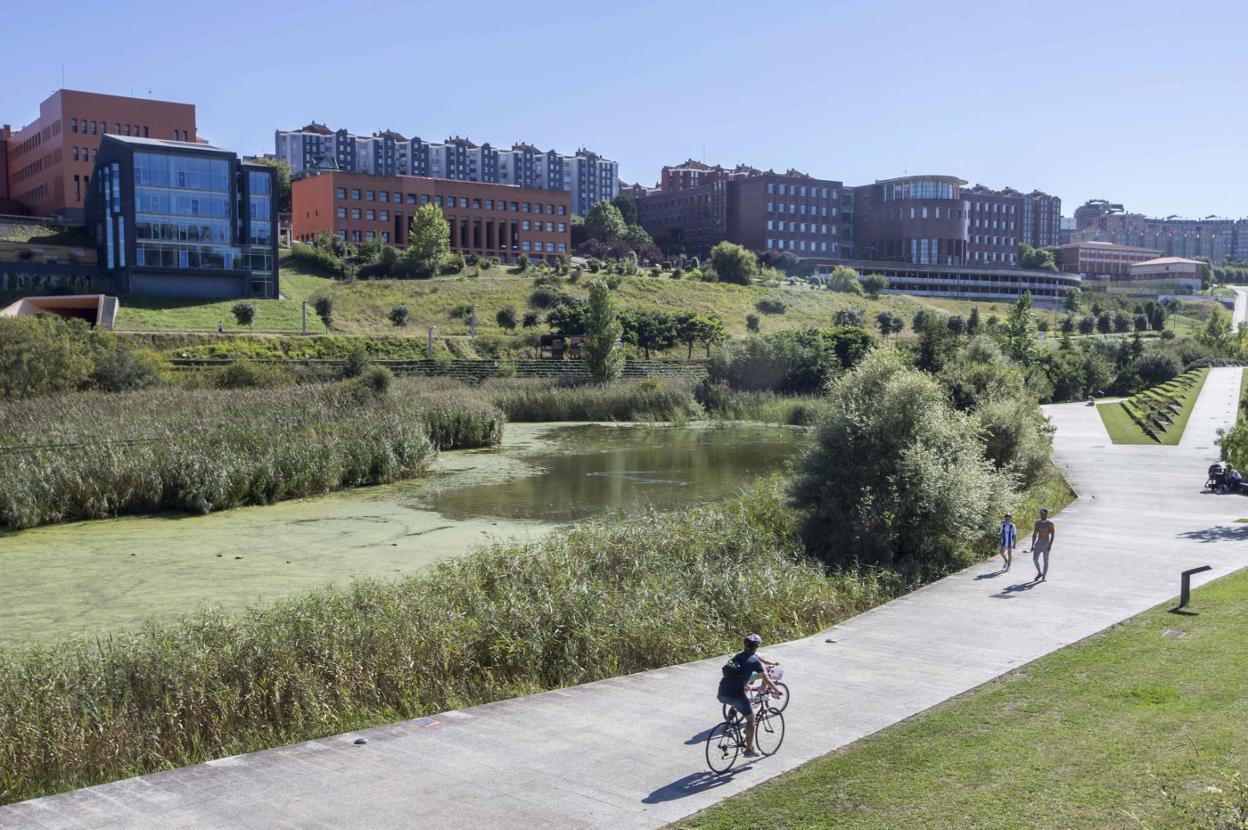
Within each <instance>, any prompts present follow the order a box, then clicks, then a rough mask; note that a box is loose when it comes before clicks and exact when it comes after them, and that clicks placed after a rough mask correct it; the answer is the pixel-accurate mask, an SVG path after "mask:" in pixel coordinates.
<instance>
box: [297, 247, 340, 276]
mask: <svg viewBox="0 0 1248 830" xmlns="http://www.w3.org/2000/svg"><path fill="white" fill-rule="evenodd" d="M290 256H291V258H292V259H294V260H295V261H296V262H298V263H300V264H302V265H306V266H309V267H311V268H312V270H314V271H319V272H320V273H322V274H324V275H325V276H327V277H341V276H343V275H344V274H345V273H346V268H345V266H344V264H343V262H342V260H341V259H340V258H338V257H337V256H335V255H334V254H333V253H332V252H330V251H328V250H326V249H324V248H322V247H320V246H318V245H305V244H303V243H302V242H294V243H292V244H291V246H290Z"/></svg>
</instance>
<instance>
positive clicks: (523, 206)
mask: <svg viewBox="0 0 1248 830" xmlns="http://www.w3.org/2000/svg"><path fill="white" fill-rule="evenodd" d="M520 212H521V213H528V212H529V203H528V202H521V203H520Z"/></svg>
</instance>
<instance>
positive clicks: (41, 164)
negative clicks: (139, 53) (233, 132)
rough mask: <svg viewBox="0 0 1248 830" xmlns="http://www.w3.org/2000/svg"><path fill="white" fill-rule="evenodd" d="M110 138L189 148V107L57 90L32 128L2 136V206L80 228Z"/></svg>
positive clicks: (6, 129) (192, 136) (192, 137)
mask: <svg viewBox="0 0 1248 830" xmlns="http://www.w3.org/2000/svg"><path fill="white" fill-rule="evenodd" d="M110 135H111V136H122V137H127V136H129V137H135V138H152V139H169V140H172V141H180V142H184V143H189V142H195V141H196V140H197V138H198V137H197V135H196V129H195V107H194V105H192V104H177V103H171V102H168V101H153V100H149V99H146V98H128V97H124V96H120V95H101V94H99V93H95V92H80V91H78V90H70V89H60V90H57V91H56V92H54V93H52V95H51V96H50V97H48V99H47V100H45V101H44V102H43V103H41V104H40V105H39V117H38V118H37V119H35V120H34V121H32V122H31V123H30V124H27V125H26V126H25V127H22V128H21V129H19V130H13V129H12V128H11V127H10V126H9V125H7V124H6V125H4V126H3V127H2V128H0V145H3V149H2V150H0V163H2V166H3V167H4V174H3V175H2V176H0V200H8V201H9V202H10V203H16V204H17V205H20V207H21V209H22V211H23V212H27V213H30V214H32V215H35V216H57V217H62V218H65V219H68V220H71V221H81V220H82V219H83V216H84V206H85V200H86V195H87V192H88V190H89V187H90V181H91V174H92V171H93V169H94V165H95V157H96V154H97V153H98V152H99V149H100V143H101V141H102V140H103V138H104V137H105V136H110ZM10 207H11V208H12V207H14V205H13V204H10Z"/></svg>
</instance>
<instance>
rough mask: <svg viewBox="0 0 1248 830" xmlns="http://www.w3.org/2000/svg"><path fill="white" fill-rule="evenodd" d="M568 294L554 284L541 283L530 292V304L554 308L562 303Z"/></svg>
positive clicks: (533, 306)
mask: <svg viewBox="0 0 1248 830" xmlns="http://www.w3.org/2000/svg"><path fill="white" fill-rule="evenodd" d="M567 296H568V295H567V294H565V293H564V292H563V291H560V290H559V289H558V288H555V287H553V286H549V285H539V286H538V287H537V288H534V289H533V292H532V293H531V294H529V305H530V306H531V307H532V308H543V309H549V308H554V307H555V306H557V305H560V304H561V303H562V302H563V301H564V298H565V297H567Z"/></svg>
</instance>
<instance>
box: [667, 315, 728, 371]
mask: <svg viewBox="0 0 1248 830" xmlns="http://www.w3.org/2000/svg"><path fill="white" fill-rule="evenodd" d="M726 337H727V334H726V332H725V331H724V321H723V320H721V319H719V318H718V317H715V316H705V315H702V314H696V313H694V312H692V311H682V312H680V313H679V314H677V315H676V339H677V340H678V341H679V342H681V343H684V344H685V345H686V346H687V347H688V348H689V351H688V354H687V355H686V359H689V360H692V359H693V346H694V344H695V343H701V344H702V345H704V346H705V347H706V354H707V357H710V354H711V346H713V345H715V344H716V343H719V342H721V341H722V340H724V339H725V338H726Z"/></svg>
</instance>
